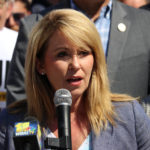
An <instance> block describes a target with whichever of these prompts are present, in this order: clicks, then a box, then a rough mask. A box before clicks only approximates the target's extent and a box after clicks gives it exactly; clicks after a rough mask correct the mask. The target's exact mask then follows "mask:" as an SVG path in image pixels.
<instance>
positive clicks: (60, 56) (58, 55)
mask: <svg viewBox="0 0 150 150" xmlns="http://www.w3.org/2000/svg"><path fill="white" fill-rule="evenodd" d="M65 56H68V54H67V52H59V53H58V54H57V57H59V58H62V57H65Z"/></svg>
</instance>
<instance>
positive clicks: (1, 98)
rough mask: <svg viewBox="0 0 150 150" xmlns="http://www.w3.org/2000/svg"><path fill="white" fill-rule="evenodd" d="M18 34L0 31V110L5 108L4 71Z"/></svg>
mask: <svg viewBox="0 0 150 150" xmlns="http://www.w3.org/2000/svg"><path fill="white" fill-rule="evenodd" d="M17 36H18V32H16V31H13V30H10V29H8V28H5V27H4V28H3V29H2V30H0V108H4V107H5V106H6V98H5V96H6V88H5V80H6V71H7V69H8V68H7V67H8V64H9V62H10V60H11V58H12V54H13V51H14V47H15V44H16V40H17Z"/></svg>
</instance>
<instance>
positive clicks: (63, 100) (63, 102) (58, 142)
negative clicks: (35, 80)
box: [45, 89, 72, 150]
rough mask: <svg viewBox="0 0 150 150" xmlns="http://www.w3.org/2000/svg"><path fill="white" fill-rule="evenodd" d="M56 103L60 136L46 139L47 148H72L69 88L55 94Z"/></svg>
mask: <svg viewBox="0 0 150 150" xmlns="http://www.w3.org/2000/svg"><path fill="white" fill-rule="evenodd" d="M54 104H55V106H56V112H57V119H58V137H59V139H56V138H47V139H46V141H45V147H46V148H57V149H61V150H66V149H67V150H71V149H72V142H71V125H70V106H71V104H72V96H71V93H70V91H68V90H67V89H59V90H57V91H56V92H55V95H54Z"/></svg>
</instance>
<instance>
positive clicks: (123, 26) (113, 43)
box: [107, 0, 130, 85]
mask: <svg viewBox="0 0 150 150" xmlns="http://www.w3.org/2000/svg"><path fill="white" fill-rule="evenodd" d="M126 16H127V13H126V11H125V10H124V8H123V7H122V4H121V3H120V2H116V1H115V0H114V1H113V6H112V21H111V27H110V41H109V46H108V53H107V68H108V77H109V80H110V83H111V85H112V83H113V80H114V79H115V75H116V73H117V70H118V67H119V62H120V60H121V58H122V55H123V51H124V47H125V43H126V39H127V37H128V31H129V28H130V22H129V21H128V20H127V19H126ZM119 26H120V27H119Z"/></svg>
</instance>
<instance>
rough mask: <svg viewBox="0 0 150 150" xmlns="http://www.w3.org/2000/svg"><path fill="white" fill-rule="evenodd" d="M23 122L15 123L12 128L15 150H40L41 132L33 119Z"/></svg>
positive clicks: (29, 118) (37, 123)
mask: <svg viewBox="0 0 150 150" xmlns="http://www.w3.org/2000/svg"><path fill="white" fill-rule="evenodd" d="M28 120H30V121H25V122H16V123H15V126H14V136H13V140H14V145H15V150H42V140H41V130H40V126H39V122H38V121H37V120H36V119H35V118H34V117H28Z"/></svg>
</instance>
